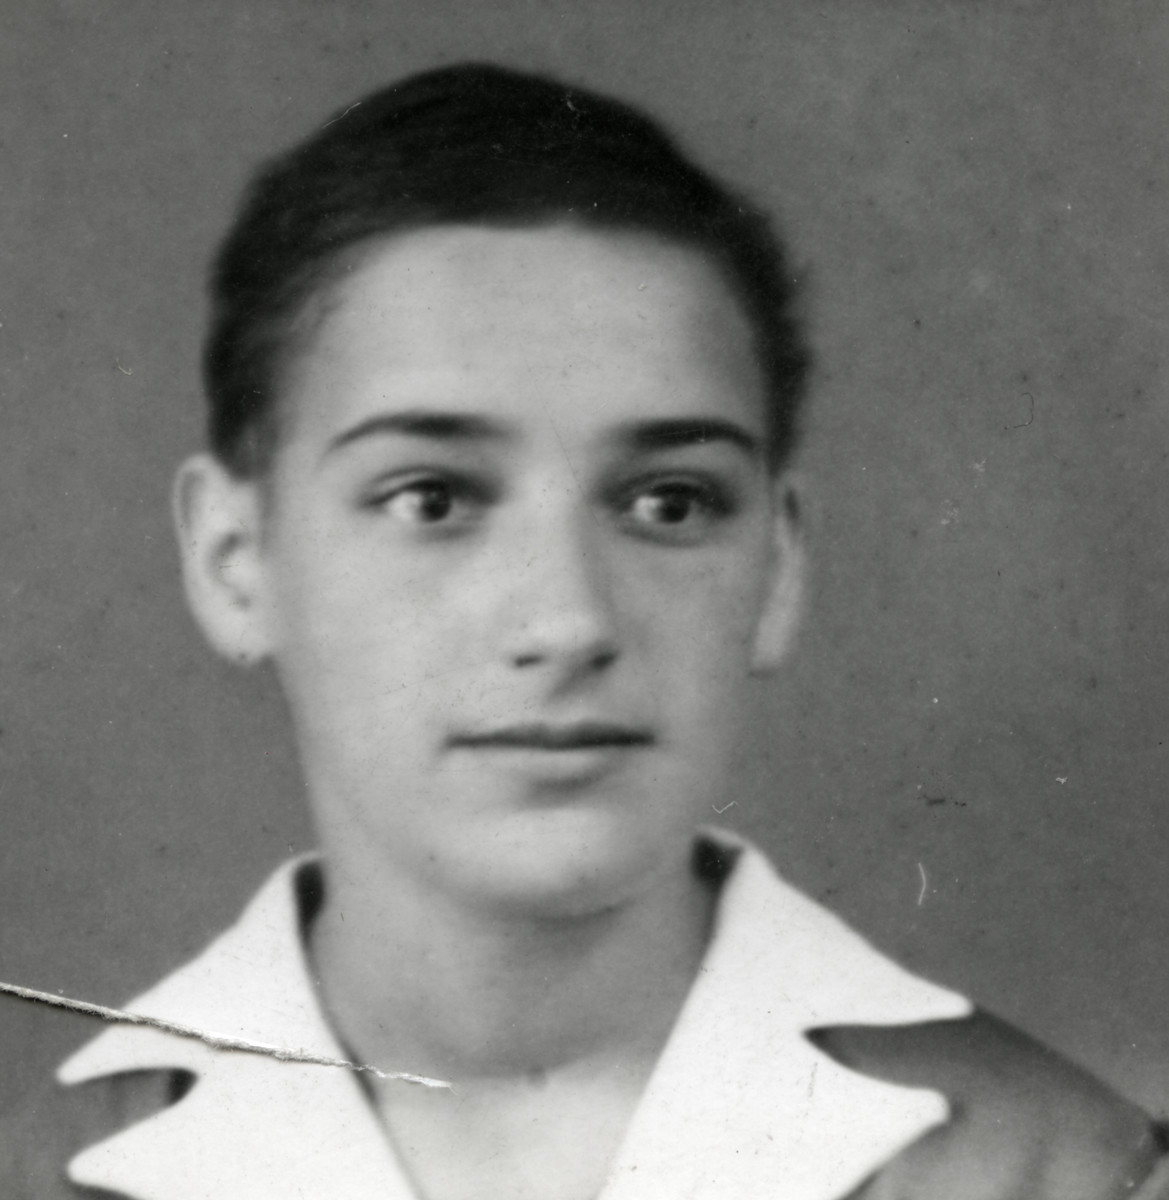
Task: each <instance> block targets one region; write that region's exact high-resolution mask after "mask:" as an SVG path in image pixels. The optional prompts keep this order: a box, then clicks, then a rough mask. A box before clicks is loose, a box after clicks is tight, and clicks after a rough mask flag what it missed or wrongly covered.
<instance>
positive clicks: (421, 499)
mask: <svg viewBox="0 0 1169 1200" xmlns="http://www.w3.org/2000/svg"><path fill="white" fill-rule="evenodd" d="M416 494H417V497H418V499H417V501H416V507H417V512H418V515H419V516H420V517H421V518H422V519H423V520H424V521H441V520H442V519H443V518H444V517H447V516H449V515H450V511H451V494H450V491H449V489H447V488H445V487H443V485H442V484H438V483H432V484H428V485H426V486H425V487H420V488H419V489H418V492H417V493H416Z"/></svg>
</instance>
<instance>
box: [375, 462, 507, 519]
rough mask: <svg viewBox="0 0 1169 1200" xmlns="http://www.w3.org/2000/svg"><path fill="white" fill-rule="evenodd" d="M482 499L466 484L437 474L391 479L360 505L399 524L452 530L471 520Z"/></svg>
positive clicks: (482, 502)
mask: <svg viewBox="0 0 1169 1200" xmlns="http://www.w3.org/2000/svg"><path fill="white" fill-rule="evenodd" d="M483 504H484V497H483V496H482V495H480V494H479V492H478V491H477V489H475V488H474V487H472V486H471V485H470V484H469V483H467V482H462V481H459V480H457V479H447V478H443V477H442V476H437V475H425V476H414V477H413V478H409V479H406V480H402V481H397V480H391V481H389V482H386V483H382V484H381V485H380V486H378V487H377V488H375V489H374V490H373V491H371V493H370V494H369V496H367V497H366V498H365V499H364V500H363V501H362V506H363V507H364V508H367V509H371V510H373V511H375V512H379V513H382V514H384V515H386V516H388V517H391V518H393V520H395V521H396V522H398V523H399V524H401V525H408V526H414V527H426V526H433V527H438V528H444V529H445V528H455V527H460V526H463V525H467V524H469V523H471V522H472V521H474V520H475V519H476V517H477V516H478V515H479V513H480V512H481V510H482V508H483Z"/></svg>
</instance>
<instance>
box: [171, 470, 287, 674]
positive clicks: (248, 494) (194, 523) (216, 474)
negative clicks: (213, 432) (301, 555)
mask: <svg viewBox="0 0 1169 1200" xmlns="http://www.w3.org/2000/svg"><path fill="white" fill-rule="evenodd" d="M174 518H175V529H176V532H177V534H178V540H179V552H180V555H181V558H182V566H183V584H184V586H185V589H186V593H187V603H188V604H189V605H190V608H191V612H192V613H193V614H194V616H195V620H196V621H197V622H198V624H199V626H200V628H201V629H202V630H203V633H204V634H205V635H206V637H207V640H208V641H209V642H210V643H211V645H212V646H214V647H215V649H216V650H218V651H219V653H220V654H222V655H223V656H224V657H225V658H229V659H231V660H233V661H234V662H237V663H249V664H250V663H255V662H259V661H260V660H261V659H262V658H264V657H265V656H266V655H267V654H268V652H269V650H270V649H271V644H270V643H271V636H270V630H269V614H268V612H267V606H266V604H265V572H264V562H263V553H262V551H263V539H262V536H261V535H262V528H261V522H262V518H263V506H262V497H261V496H260V487H259V485H258V484H257V483H255V482H253V481H251V480H241V479H236V478H235V477H234V476H233V475H231V474H230V472H228V471H227V470H226V469H225V468H224V467H223V465H222V464H221V463H219V462H218V461H217V460H216V459H214V458H212V457H211V456H210V455H209V454H199V455H196V456H195V457H194V458H189V459H188V460H187V461H186V462H185V463H183V465H182V466H181V467H180V468H179V473H178V475H177V477H176V479H175V487H174Z"/></svg>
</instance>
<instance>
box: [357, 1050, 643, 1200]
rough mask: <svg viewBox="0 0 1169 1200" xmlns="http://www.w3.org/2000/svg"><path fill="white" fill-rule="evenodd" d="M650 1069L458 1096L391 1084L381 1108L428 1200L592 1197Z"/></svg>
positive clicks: (591, 1066)
mask: <svg viewBox="0 0 1169 1200" xmlns="http://www.w3.org/2000/svg"><path fill="white" fill-rule="evenodd" d="M652 1067H653V1063H652V1061H643V1062H636V1061H633V1060H625V1061H621V1062H611V1063H609V1064H608V1065H602V1064H600V1063H576V1064H573V1065H572V1066H571V1067H569V1068H565V1069H562V1070H557V1071H552V1072H529V1073H528V1074H526V1075H524V1076H521V1077H516V1078H493V1079H486V1078H480V1079H477V1080H474V1081H471V1082H469V1083H464V1084H457V1085H456V1086H455V1087H454V1089H453V1090H451V1091H428V1090H425V1089H421V1088H410V1087H404V1086H402V1085H400V1084H398V1085H395V1084H394V1083H392V1082H385V1081H383V1082H379V1083H378V1084H377V1085H376V1090H375V1103H376V1108H377V1112H378V1115H379V1117H380V1118H381V1121H382V1124H383V1127H384V1128H385V1130H386V1132H387V1136H388V1138H389V1140H390V1142H391V1144H392V1145H393V1147H394V1150H395V1152H396V1154H397V1157H398V1159H399V1162H400V1164H401V1166H402V1168H403V1170H404V1172H405V1174H406V1175H407V1176H408V1177H409V1179H410V1181H411V1183H412V1185H413V1187H414V1190H415V1191H416V1193H417V1194H418V1196H419V1197H420V1200H489V1198H490V1200H494V1198H495V1197H499V1196H507V1197H509V1198H514V1200H594V1198H595V1197H596V1196H598V1195H599V1194H600V1192H601V1191H602V1189H603V1188H604V1185H605V1181H606V1179H607V1178H608V1175H609V1172H610V1170H611V1168H612V1165H613V1162H614V1160H615V1158H616V1157H617V1153H618V1150H619V1149H620V1146H621V1143H622V1141H623V1139H624V1137H625V1133H626V1130H627V1128H628V1126H629V1124H630V1122H631V1120H632V1118H633V1114H634V1112H635V1110H636V1108H637V1104H638V1101H639V1099H640V1097H641V1095H642V1092H643V1091H644V1088H645V1084H646V1082H647V1080H648V1077H649V1074H650V1073H651V1071H652Z"/></svg>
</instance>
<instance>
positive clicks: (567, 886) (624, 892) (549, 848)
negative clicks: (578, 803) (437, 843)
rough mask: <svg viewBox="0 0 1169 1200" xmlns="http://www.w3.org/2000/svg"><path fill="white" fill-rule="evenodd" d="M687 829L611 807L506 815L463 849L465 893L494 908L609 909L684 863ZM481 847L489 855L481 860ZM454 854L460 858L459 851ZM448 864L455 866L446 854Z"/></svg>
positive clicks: (544, 911) (547, 914)
mask: <svg viewBox="0 0 1169 1200" xmlns="http://www.w3.org/2000/svg"><path fill="white" fill-rule="evenodd" d="M693 837H694V830H693V828H686V829H669V830H667V829H663V828H661V826H660V825H658V824H656V823H654V822H645V823H644V824H643V823H640V822H637V821H635V820H631V819H630V815H629V813H628V812H627V811H625V812H614V811H613V810H612V809H610V808H601V809H591V808H587V807H586V808H578V807H573V806H566V807H565V808H563V809H551V810H548V809H545V810H542V811H539V812H526V813H523V814H513V816H512V817H511V818H510V819H509V820H508V821H507V822H506V823H505V824H503V825H502V826H501V827H500V828H499V829H497V830H496V831H494V834H493V836H488V837H484V838H479V839H476V843H475V844H474V845H470V846H467V847H466V853H467V857H468V858H472V859H473V861H464V863H463V864H459V866H462V867H464V871H460V872H459V873H460V874H462V875H463V881H462V882H463V885H464V888H465V889H466V891H468V892H475V893H477V894H478V899H479V903H480V904H482V905H485V906H489V907H490V906H494V907H496V908H497V911H499V912H500V913H504V912H506V913H508V914H510V915H516V916H520V915H522V916H527V917H530V918H533V919H545V920H557V919H567V918H573V917H582V916H588V915H590V914H593V913H600V912H604V911H606V910H609V909H612V908H616V907H619V906H621V905H622V904H625V903H627V902H629V901H630V900H633V899H635V898H636V897H637V896H638V895H639V894H641V893H642V892H644V891H646V890H648V889H649V888H650V887H651V886H652V884H653V883H654V882H655V880H657V879H660V878H661V877H662V876H663V875H665V874H668V873H669V872H670V871H671V870H673V869H681V870H686V869H688V863H689V855H690V846H691V843H692V841H693ZM485 850H489V852H490V854H489V858H488V859H487V861H484V860H485V853H484V852H485ZM459 857H463V856H462V855H460V856H459ZM448 866H451V867H455V868H456V869H458V868H457V866H456V864H455V863H454V862H452V861H450V860H449V859H448Z"/></svg>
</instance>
